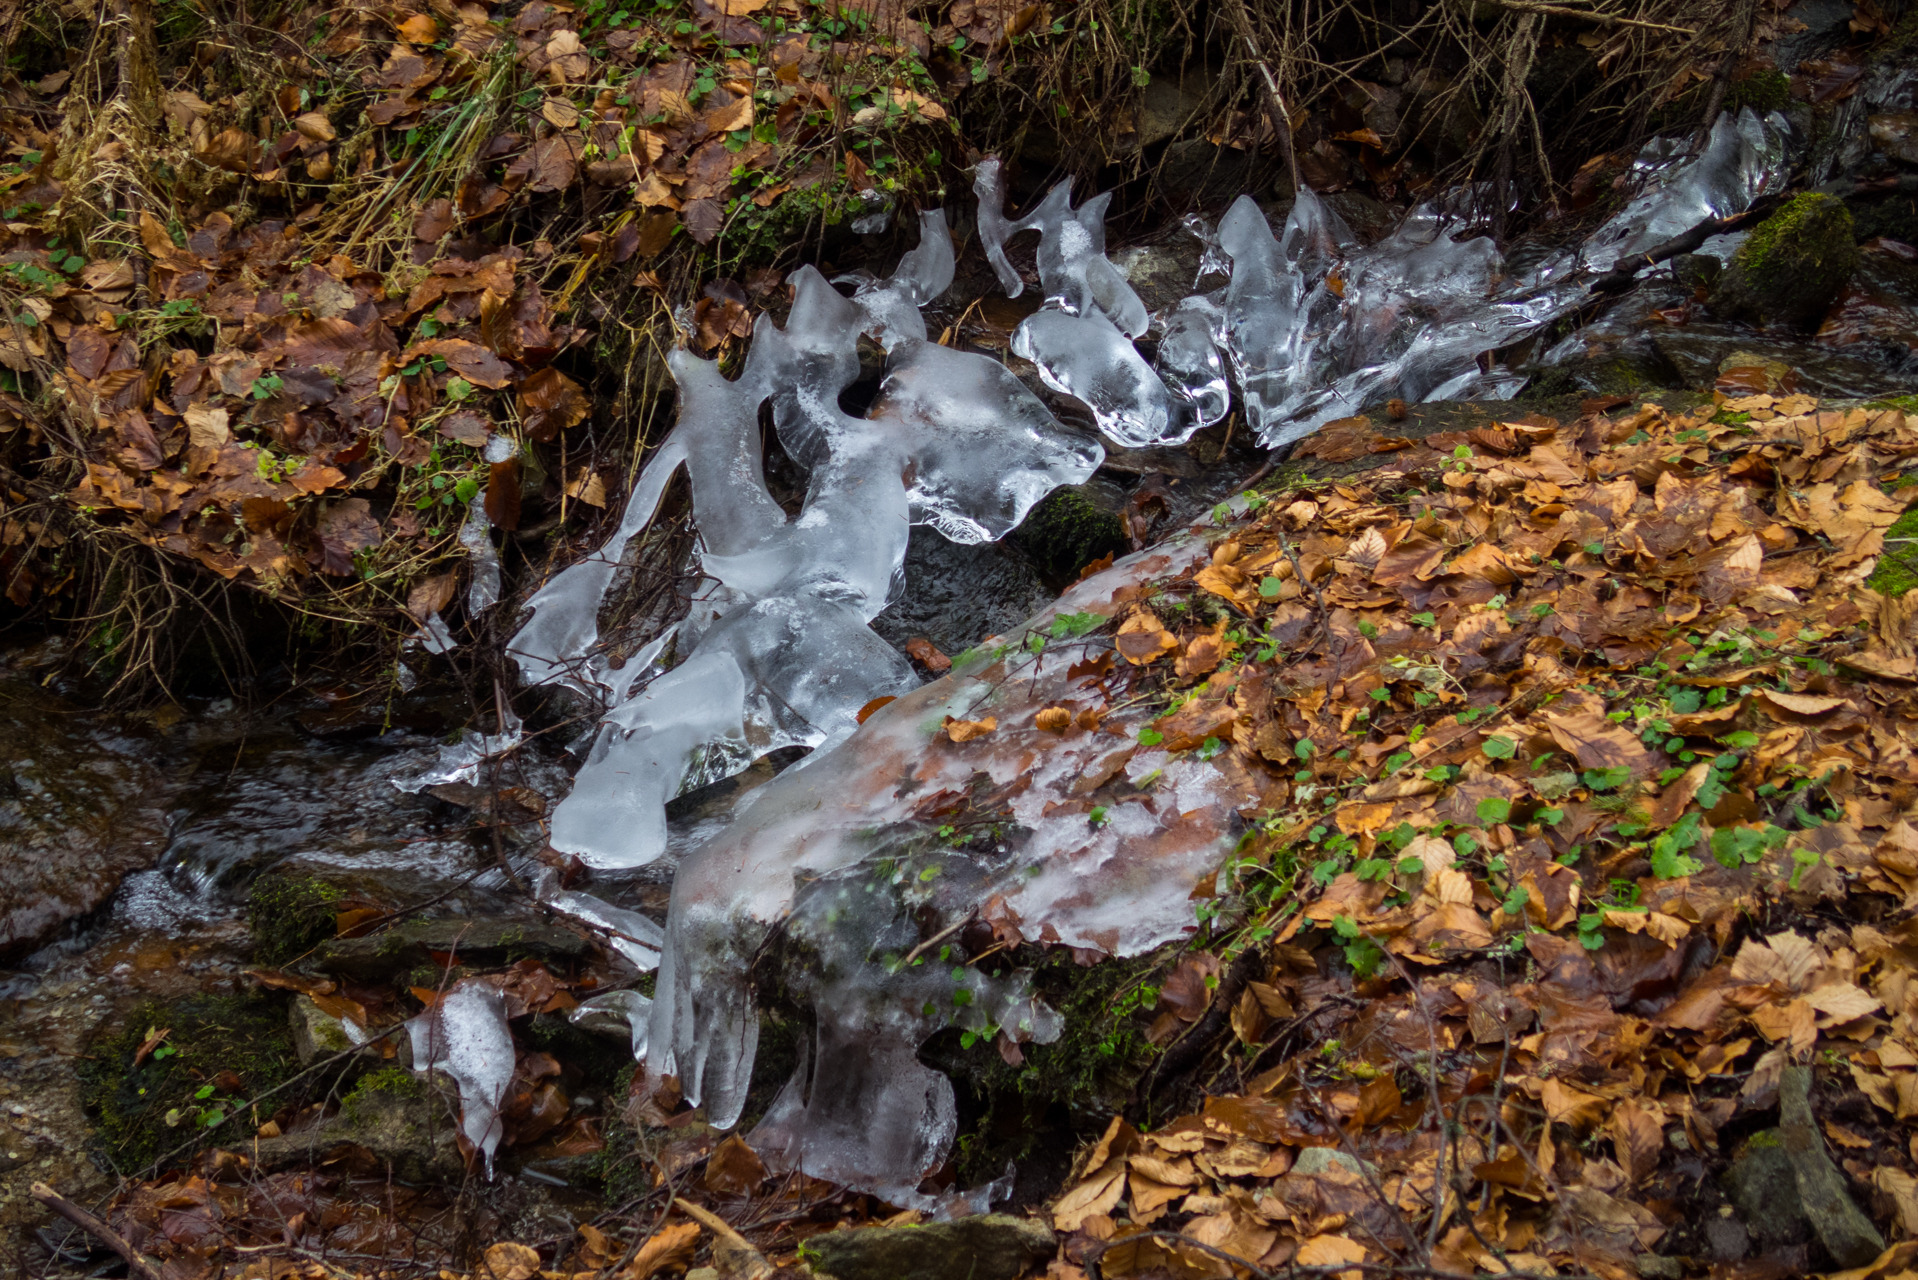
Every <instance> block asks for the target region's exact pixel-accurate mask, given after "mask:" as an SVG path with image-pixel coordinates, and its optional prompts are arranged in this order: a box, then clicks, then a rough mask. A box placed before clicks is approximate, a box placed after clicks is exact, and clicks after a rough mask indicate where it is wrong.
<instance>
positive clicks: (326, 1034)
mask: <svg viewBox="0 0 1918 1280" xmlns="http://www.w3.org/2000/svg"><path fill="white" fill-rule="evenodd" d="M288 1016H289V1018H290V1020H291V1021H292V1023H293V1052H295V1053H297V1054H299V1055H300V1065H301V1066H311V1065H313V1063H314V1062H315V1061H316V1060H317V1059H320V1058H329V1057H331V1056H333V1055H334V1054H336V1053H344V1052H346V1050H348V1049H351V1048H352V1047H353V1041H352V1040H351V1039H349V1038H348V1037H347V1034H346V1027H345V1025H344V1024H343V1023H341V1021H340V1020H339V1019H338V1018H336V1017H334V1016H333V1015H332V1014H330V1013H328V1012H326V1011H325V1010H324V1009H322V1008H320V1006H319V1005H317V1004H315V1003H313V997H311V996H296V997H294V1000H293V1004H292V1005H291V1007H290V1008H289V1010H288Z"/></svg>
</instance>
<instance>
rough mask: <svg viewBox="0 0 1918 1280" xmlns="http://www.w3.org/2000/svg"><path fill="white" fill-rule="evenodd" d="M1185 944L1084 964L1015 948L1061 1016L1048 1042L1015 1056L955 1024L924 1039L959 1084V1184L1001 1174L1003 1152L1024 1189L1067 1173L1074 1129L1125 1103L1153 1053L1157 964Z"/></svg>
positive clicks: (1079, 1133) (1094, 1126)
mask: <svg viewBox="0 0 1918 1280" xmlns="http://www.w3.org/2000/svg"><path fill="white" fill-rule="evenodd" d="M1181 950H1182V944H1178V943H1174V944H1171V945H1169V946H1167V947H1162V948H1160V949H1159V950H1157V951H1153V952H1150V953H1148V954H1146V955H1143V956H1135V957H1132V958H1130V959H1125V960H1106V961H1103V962H1101V963H1099V964H1096V965H1092V966H1090V967H1087V966H1083V965H1080V964H1078V963H1076V962H1075V961H1074V960H1073V959H1072V955H1071V953H1070V952H1069V951H1066V950H1063V949H1056V950H1053V951H1050V952H1047V953H1045V954H1044V955H1043V956H1039V955H1037V949H1036V948H1035V949H1034V952H1035V954H1034V955H1033V956H1032V957H1025V956H1020V957H1017V959H1019V960H1020V961H1022V962H1025V963H1030V964H1032V986H1033V989H1034V991H1035V992H1036V993H1037V994H1038V996H1039V998H1040V999H1042V1000H1044V1001H1045V1002H1046V1003H1047V1004H1049V1005H1051V1006H1052V1007H1053V1008H1054V1009H1057V1010H1058V1011H1059V1013H1060V1016H1061V1017H1062V1018H1064V1020H1065V1029H1064V1030H1063V1031H1062V1032H1061V1033H1060V1036H1059V1038H1058V1039H1057V1040H1056V1041H1054V1042H1053V1043H1051V1044H1027V1045H1023V1046H1021V1049H1022V1052H1023V1055H1024V1059H1025V1060H1024V1062H1022V1063H1020V1064H1019V1065H1016V1066H1015V1065H1013V1064H1011V1063H1008V1062H1007V1061H1006V1060H1005V1059H1004V1058H1002V1057H1001V1056H1000V1054H999V1050H998V1049H997V1048H995V1047H994V1043H993V1041H991V1040H980V1041H977V1042H976V1043H975V1044H973V1045H972V1046H971V1047H970V1048H967V1047H964V1045H963V1044H962V1038H961V1037H960V1035H959V1034H958V1033H957V1032H942V1033H940V1035H938V1036H936V1037H934V1038H933V1040H931V1041H930V1042H928V1043H927V1045H926V1047H925V1048H924V1049H922V1050H921V1051H920V1057H921V1058H922V1060H924V1061H926V1062H927V1063H929V1064H931V1065H932V1066H935V1067H937V1068H939V1069H940V1070H942V1071H945V1072H946V1073H947V1074H948V1075H950V1076H951V1077H952V1081H953V1084H954V1086H955V1087H956V1088H957V1089H958V1091H959V1094H960V1113H961V1133H960V1135H959V1140H958V1144H957V1146H956V1147H955V1149H954V1152H953V1158H954V1161H955V1164H956V1168H957V1172H958V1174H959V1183H960V1185H961V1186H976V1185H978V1184H980V1183H983V1182H986V1181H989V1180H991V1179H993V1178H996V1177H998V1176H999V1175H1000V1174H1002V1173H1004V1172H1005V1167H1006V1162H1007V1161H1008V1160H1011V1161H1014V1162H1015V1163H1017V1165H1018V1166H1019V1171H1020V1194H1021V1196H1024V1195H1025V1194H1027V1193H1028V1192H1043V1191H1044V1190H1047V1189H1048V1188H1047V1187H1046V1186H1045V1184H1046V1183H1047V1182H1048V1181H1049V1180H1052V1181H1056V1180H1057V1179H1061V1178H1063V1177H1064V1176H1065V1173H1066V1172H1067V1170H1066V1168H1065V1163H1066V1161H1068V1160H1069V1159H1070V1156H1071V1153H1072V1149H1073V1147H1074V1146H1075V1145H1076V1144H1077V1142H1078V1141H1079V1139H1081V1138H1083V1137H1086V1136H1088V1135H1093V1134H1096V1133H1097V1132H1098V1131H1099V1130H1100V1129H1101V1128H1102V1127H1103V1126H1104V1125H1105V1123H1106V1122H1107V1121H1108V1120H1109V1119H1110V1118H1111V1117H1112V1116H1113V1115H1115V1114H1117V1113H1118V1112H1119V1111H1121V1110H1122V1109H1124V1107H1125V1106H1126V1104H1127V1103H1128V1102H1129V1101H1130V1099H1131V1097H1132V1093H1133V1090H1134V1086H1135V1085H1136V1084H1137V1082H1138V1080H1139V1077H1140V1076H1142V1075H1144V1074H1145V1072H1146V1071H1147V1070H1149V1069H1150V1068H1151V1066H1152V1064H1153V1062H1154V1061H1155V1060H1156V1059H1157V1058H1158V1056H1159V1049H1158V1048H1157V1047H1156V1046H1154V1045H1153V1044H1152V1043H1151V1042H1150V1041H1149V1040H1147V1039H1146V1031H1147V1029H1148V1028H1149V1027H1150V1026H1151V1024H1152V1019H1153V1010H1154V1008H1155V1007H1156V1004H1157V999H1158V983H1159V981H1160V980H1161V977H1162V974H1163V971H1164V970H1166V969H1167V968H1169V967H1170V966H1171V965H1172V964H1173V963H1174V962H1175V961H1176V960H1177V957H1178V955H1179V953H1180V951H1181Z"/></svg>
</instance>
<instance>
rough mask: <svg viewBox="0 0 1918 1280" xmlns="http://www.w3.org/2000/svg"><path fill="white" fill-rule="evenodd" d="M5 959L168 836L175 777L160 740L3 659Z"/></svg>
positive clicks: (99, 899) (114, 882)
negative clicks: (160, 752)
mask: <svg viewBox="0 0 1918 1280" xmlns="http://www.w3.org/2000/svg"><path fill="white" fill-rule="evenodd" d="M0 692H3V693H4V696H3V697H0V742H5V744H6V747H7V749H6V751H5V753H4V755H5V761H4V763H0V966H6V965H10V964H12V963H13V962H15V961H18V960H20V959H23V958H25V957H26V956H27V955H28V954H30V953H31V952H33V951H34V950H36V949H37V948H39V947H42V946H44V945H46V944H47V943H49V942H51V941H53V939H54V938H55V937H57V936H58V935H59V933H60V930H61V929H62V928H63V927H65V925H66V924H67V922H68V921H69V920H73V919H76V918H78V917H80V916H83V915H86V914H87V913H88V912H91V911H95V910H97V909H98V908H99V907H101V906H102V905H103V904H105V903H106V901H107V900H108V899H109V898H111V897H112V896H113V893H114V891H115V890H116V889H118V888H119V887H120V881H121V880H122V879H124V878H125V877H126V876H128V875H129V874H131V873H132V872H135V871H139V870H142V869H144V868H146V867H151V866H152V865H153V864H154V863H155V862H156V861H158V859H159V857H160V853H161V851H162V850H163V849H164V848H165V847H166V842H167V814H166V806H167V803H168V800H169V796H170V793H171V792H172V791H173V790H174V789H175V788H174V785H173V783H172V780H171V779H170V778H169V775H168V774H167V773H166V772H165V771H164V770H162V769H161V768H160V767H159V765H158V764H157V762H156V759H155V755H156V753H155V750H154V744H153V743H152V742H151V741H150V740H149V739H148V738H146V737H144V736H142V735H141V734H139V733H136V732H132V731H130V730H129V729H128V728H126V727H124V724H123V721H122V719H121V717H118V716H113V715H106V714H101V715H89V714H86V713H83V712H82V711H80V709H79V708H77V707H74V706H72V705H71V704H69V703H68V702H66V701H65V700H64V699H62V698H60V697H58V696H56V695H55V694H53V693H50V692H48V691H47V690H46V689H44V688H42V687H41V686H40V684H39V682H38V681H37V680H35V679H34V678H33V674H32V672H31V670H29V669H3V668H0Z"/></svg>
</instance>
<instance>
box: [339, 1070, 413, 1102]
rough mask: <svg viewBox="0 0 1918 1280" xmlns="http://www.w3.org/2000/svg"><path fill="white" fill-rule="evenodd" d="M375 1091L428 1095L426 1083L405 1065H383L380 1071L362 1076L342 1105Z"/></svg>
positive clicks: (403, 1094) (407, 1096)
mask: <svg viewBox="0 0 1918 1280" xmlns="http://www.w3.org/2000/svg"><path fill="white" fill-rule="evenodd" d="M375 1093H392V1094H398V1095H399V1096H400V1097H402V1098H423V1097H425V1096H426V1084H425V1082H424V1081H422V1080H421V1079H420V1078H419V1076H417V1075H415V1074H414V1073H413V1072H411V1071H408V1070H407V1069H406V1068H405V1067H381V1068H380V1069H379V1070H378V1071H369V1072H367V1073H366V1074H365V1075H364V1076H361V1077H360V1082H359V1083H358V1084H356V1085H354V1086H353V1092H351V1093H349V1094H347V1095H346V1098H345V1101H344V1102H343V1103H342V1104H341V1105H343V1106H344V1105H351V1104H352V1102H353V1099H355V1098H362V1099H363V1098H364V1097H366V1096H370V1095H372V1094H375Z"/></svg>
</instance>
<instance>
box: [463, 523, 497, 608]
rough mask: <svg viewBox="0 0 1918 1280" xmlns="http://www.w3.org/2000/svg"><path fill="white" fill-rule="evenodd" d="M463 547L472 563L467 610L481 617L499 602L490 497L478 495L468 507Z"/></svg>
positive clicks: (467, 591)
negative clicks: (488, 508) (487, 513)
mask: <svg viewBox="0 0 1918 1280" xmlns="http://www.w3.org/2000/svg"><path fill="white" fill-rule="evenodd" d="M460 545H461V546H463V547H465V548H466V555H467V559H469V560H470V561H472V568H471V569H470V573H471V574H472V579H471V581H470V582H469V583H468V584H467V587H466V611H467V612H468V613H471V614H475V615H477V614H479V613H481V612H482V611H484V610H486V609H490V608H492V607H493V606H494V605H496V604H498V603H499V552H497V551H495V550H494V549H493V522H492V521H491V520H489V519H488V518H487V516H486V495H485V494H484V493H478V494H475V495H474V496H473V501H472V502H471V503H470V504H469V505H468V506H467V508H466V522H465V523H464V524H462V525H460Z"/></svg>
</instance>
